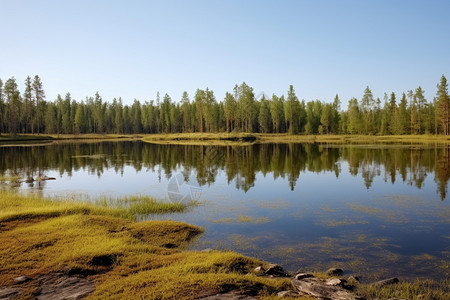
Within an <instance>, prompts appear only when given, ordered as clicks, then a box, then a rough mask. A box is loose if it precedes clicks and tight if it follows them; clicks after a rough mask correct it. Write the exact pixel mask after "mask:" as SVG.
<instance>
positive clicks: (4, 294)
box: [0, 286, 21, 299]
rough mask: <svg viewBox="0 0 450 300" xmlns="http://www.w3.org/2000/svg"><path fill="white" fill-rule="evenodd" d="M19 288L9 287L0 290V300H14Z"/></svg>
mask: <svg viewBox="0 0 450 300" xmlns="http://www.w3.org/2000/svg"><path fill="white" fill-rule="evenodd" d="M20 290H21V288H20V287H16V286H13V287H11V286H9V287H5V288H1V289H0V299H16V298H17V296H18V295H19V292H20Z"/></svg>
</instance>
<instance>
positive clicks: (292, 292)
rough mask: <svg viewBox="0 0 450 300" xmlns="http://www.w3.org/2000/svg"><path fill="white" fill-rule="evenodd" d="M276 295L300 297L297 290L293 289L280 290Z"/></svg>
mask: <svg viewBox="0 0 450 300" xmlns="http://www.w3.org/2000/svg"><path fill="white" fill-rule="evenodd" d="M277 296H278V297H280V298H287V297H290V298H295V297H300V294H299V293H297V292H294V291H282V292H279V293H278V294H277Z"/></svg>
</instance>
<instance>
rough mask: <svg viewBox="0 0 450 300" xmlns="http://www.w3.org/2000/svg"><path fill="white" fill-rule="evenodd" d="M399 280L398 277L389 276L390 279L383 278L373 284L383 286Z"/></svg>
mask: <svg viewBox="0 0 450 300" xmlns="http://www.w3.org/2000/svg"><path fill="white" fill-rule="evenodd" d="M398 281H399V280H398V278H397V277H392V278H388V279H383V280H380V281H377V282H374V283H372V285H373V286H377V287H382V286H385V285H389V284H394V283H397V282H398Z"/></svg>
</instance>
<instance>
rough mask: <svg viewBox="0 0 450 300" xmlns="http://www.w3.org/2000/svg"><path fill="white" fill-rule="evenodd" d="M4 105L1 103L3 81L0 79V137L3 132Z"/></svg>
mask: <svg viewBox="0 0 450 300" xmlns="http://www.w3.org/2000/svg"><path fill="white" fill-rule="evenodd" d="M4 115H5V103H4V102H3V81H2V80H1V78H0V135H1V134H2V133H3V132H4V121H3V120H4Z"/></svg>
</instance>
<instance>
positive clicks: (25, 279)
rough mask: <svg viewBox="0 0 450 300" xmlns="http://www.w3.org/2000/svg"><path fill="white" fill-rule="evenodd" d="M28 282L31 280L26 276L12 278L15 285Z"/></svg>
mask: <svg viewBox="0 0 450 300" xmlns="http://www.w3.org/2000/svg"><path fill="white" fill-rule="evenodd" d="M29 280H31V278H30V277H27V276H19V277H16V278H14V282H15V283H24V282H27V281H29Z"/></svg>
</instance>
